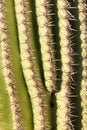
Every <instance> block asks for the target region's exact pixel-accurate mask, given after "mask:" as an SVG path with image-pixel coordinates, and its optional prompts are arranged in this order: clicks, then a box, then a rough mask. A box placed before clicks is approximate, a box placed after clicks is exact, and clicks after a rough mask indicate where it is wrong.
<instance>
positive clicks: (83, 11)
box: [78, 0, 87, 130]
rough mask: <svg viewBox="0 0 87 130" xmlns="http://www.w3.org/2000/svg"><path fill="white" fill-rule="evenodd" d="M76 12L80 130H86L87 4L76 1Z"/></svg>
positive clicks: (82, 1)
mask: <svg viewBox="0 0 87 130" xmlns="http://www.w3.org/2000/svg"><path fill="white" fill-rule="evenodd" d="M78 12H79V21H80V31H81V32H80V39H81V49H82V52H81V55H82V80H81V92H80V95H81V100H82V102H81V106H82V130H86V129H87V98H86V97H87V3H86V1H84V0H78Z"/></svg>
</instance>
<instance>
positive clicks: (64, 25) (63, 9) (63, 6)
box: [56, 0, 73, 130]
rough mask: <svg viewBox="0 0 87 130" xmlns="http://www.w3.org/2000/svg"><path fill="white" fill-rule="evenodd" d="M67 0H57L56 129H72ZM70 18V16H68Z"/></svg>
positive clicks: (69, 27)
mask: <svg viewBox="0 0 87 130" xmlns="http://www.w3.org/2000/svg"><path fill="white" fill-rule="evenodd" d="M68 5H69V3H68V1H67V0H62V1H61V0H57V8H58V17H59V25H58V26H59V36H60V46H61V49H60V51H61V62H62V83H61V90H60V91H59V92H58V93H56V100H57V101H56V102H57V130H71V129H72V130H73V125H72V121H71V102H70V96H71V82H72V75H73V68H72V64H73V59H72V49H71V47H70V43H71V39H70V38H71V33H70V30H71V26H70V23H69V19H68V16H69V10H68ZM69 18H70V16H69Z"/></svg>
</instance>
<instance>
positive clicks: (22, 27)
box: [14, 0, 51, 130]
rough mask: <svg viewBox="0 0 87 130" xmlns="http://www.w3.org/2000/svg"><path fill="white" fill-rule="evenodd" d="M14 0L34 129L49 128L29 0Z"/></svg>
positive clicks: (47, 110)
mask: <svg viewBox="0 0 87 130" xmlns="http://www.w3.org/2000/svg"><path fill="white" fill-rule="evenodd" d="M14 2H15V12H16V19H17V27H18V34H19V45H20V53H21V54H20V55H21V63H22V68H23V73H24V77H25V81H26V84H27V86H28V92H29V94H30V98H31V103H32V109H33V121H34V130H43V129H47V130H50V129H51V124H50V109H49V95H48V94H47V93H46V91H45V89H44V87H43V84H42V82H41V77H40V74H39V73H40V72H39V68H38V65H37V60H38V59H37V56H36V54H35V39H34V34H33V25H32V11H31V1H28V0H14ZM35 58H36V59H35Z"/></svg>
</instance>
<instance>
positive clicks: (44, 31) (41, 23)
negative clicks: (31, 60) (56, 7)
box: [36, 0, 57, 93]
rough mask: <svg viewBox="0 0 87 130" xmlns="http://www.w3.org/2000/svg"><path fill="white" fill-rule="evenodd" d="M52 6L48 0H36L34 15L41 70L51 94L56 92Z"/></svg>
mask: <svg viewBox="0 0 87 130" xmlns="http://www.w3.org/2000/svg"><path fill="white" fill-rule="evenodd" d="M52 6H53V5H52V4H51V3H50V1H48V0H36V15H37V23H38V33H39V41H40V45H41V53H42V61H43V70H44V77H45V84H46V88H47V90H48V91H49V92H50V93H52V92H53V91H55V90H56V80H57V78H56V69H55V61H56V60H55V58H54V53H55V51H54V49H53V45H54V44H55V43H54V40H53V38H52V35H53V34H52V26H54V25H53V21H51V16H52V15H54V14H53V13H52V12H51V8H52Z"/></svg>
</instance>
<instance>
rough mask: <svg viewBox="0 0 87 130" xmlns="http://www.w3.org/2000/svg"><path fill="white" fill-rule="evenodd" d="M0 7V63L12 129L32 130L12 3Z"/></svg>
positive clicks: (5, 3)
mask: <svg viewBox="0 0 87 130" xmlns="http://www.w3.org/2000/svg"><path fill="white" fill-rule="evenodd" d="M0 6H1V8H2V9H4V10H2V12H0V19H4V21H2V22H1V24H0V40H1V42H0V46H1V63H2V72H3V77H4V81H5V87H6V89H7V92H8V96H9V102H10V108H11V115H12V121H13V123H12V124H13V129H14V130H19V129H21V130H23V129H26V130H28V127H30V129H31V130H32V129H33V128H32V126H33V125H32V114H31V113H29V112H31V107H30V106H29V105H30V103H29V98H28V95H27V91H26V89H25V87H26V86H25V84H24V82H23V81H24V80H23V76H22V73H21V68H20V58H19V50H18V39H17V33H16V26H15V17H14V15H13V14H14V5H13V1H11V0H9V2H7V1H3V2H2V3H0ZM7 19H8V20H7ZM23 97H24V98H23ZM27 100H28V101H27ZM24 104H26V106H25V105H24ZM29 110H30V111H29ZM26 112H27V113H26ZM27 114H28V116H27ZM6 129H7V128H6Z"/></svg>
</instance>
